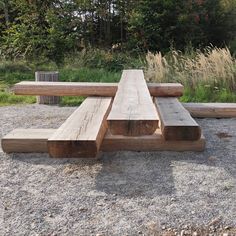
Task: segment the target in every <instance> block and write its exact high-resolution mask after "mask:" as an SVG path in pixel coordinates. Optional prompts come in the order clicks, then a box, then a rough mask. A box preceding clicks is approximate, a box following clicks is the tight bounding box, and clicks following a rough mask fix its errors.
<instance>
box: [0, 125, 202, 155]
mask: <svg viewBox="0 0 236 236" xmlns="http://www.w3.org/2000/svg"><path fill="white" fill-rule="evenodd" d="M55 131H56V129H54V130H53V129H16V130H13V131H12V132H10V133H9V134H8V135H6V136H5V137H3V139H2V148H3V151H5V152H7V153H14V152H19V153H21V152H22V153H24V152H32V153H37V152H45V153H46V152H47V151H48V150H47V142H48V139H49V138H50V137H51V136H52V135H53V133H55ZM204 148H205V138H204V137H203V136H201V139H199V140H197V141H166V140H164V138H163V137H162V135H161V130H160V129H157V130H156V132H155V133H154V134H153V135H147V136H140V137H128V136H123V135H115V136H114V135H112V134H111V133H110V132H109V131H108V132H107V134H106V135H105V137H104V139H103V142H102V144H101V147H100V149H101V150H102V151H104V152H112V151H203V150H204ZM80 157H82V156H80Z"/></svg>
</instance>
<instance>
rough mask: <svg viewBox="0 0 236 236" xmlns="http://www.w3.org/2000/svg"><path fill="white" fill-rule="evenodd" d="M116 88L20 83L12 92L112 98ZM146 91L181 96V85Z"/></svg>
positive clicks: (152, 85) (111, 85) (152, 86)
mask: <svg viewBox="0 0 236 236" xmlns="http://www.w3.org/2000/svg"><path fill="white" fill-rule="evenodd" d="M117 87H118V84H117V83H93V82H32V81H22V82H19V83H17V84H15V86H14V88H13V91H14V93H15V94H16V95H51V96H85V97H89V96H101V97H102V96H103V97H114V96H115V94H116V91H117ZM148 89H149V92H150V94H151V95H152V96H154V97H157V96H159V97H162V96H163V97H166V96H167V97H172V96H173V97H180V96H182V95H183V85H181V84H179V83H148Z"/></svg>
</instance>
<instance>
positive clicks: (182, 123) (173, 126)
mask: <svg viewBox="0 0 236 236" xmlns="http://www.w3.org/2000/svg"><path fill="white" fill-rule="evenodd" d="M155 103H156V107H157V111H158V114H159V117H160V122H161V130H162V135H163V137H164V138H165V139H166V140H189V141H194V140H198V139H200V137H201V129H200V126H199V125H198V124H197V123H196V121H195V120H194V119H193V118H192V117H191V116H190V114H189V112H188V111H187V110H186V109H185V108H184V107H183V105H182V104H181V103H180V102H179V101H178V99H177V98H161V97H157V98H155Z"/></svg>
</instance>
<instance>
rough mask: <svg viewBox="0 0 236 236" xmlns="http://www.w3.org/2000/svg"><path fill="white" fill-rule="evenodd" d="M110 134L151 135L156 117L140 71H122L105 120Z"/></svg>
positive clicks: (156, 122)
mask: <svg viewBox="0 0 236 236" xmlns="http://www.w3.org/2000/svg"><path fill="white" fill-rule="evenodd" d="M107 121H108V126H109V129H110V131H111V133H112V134H115V135H128V136H140V135H148V134H153V133H154V132H155V130H156V129H157V127H158V115H157V111H156V108H155V106H154V103H153V100H152V98H151V96H150V93H149V91H148V87H147V85H146V82H145V80H144V75H143V71H142V70H124V71H123V74H122V77H121V80H120V82H119V85H118V90H117V92H116V95H115V98H114V101H113V104H112V108H111V111H110V113H109V115H108V118H107Z"/></svg>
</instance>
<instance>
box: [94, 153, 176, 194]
mask: <svg viewBox="0 0 236 236" xmlns="http://www.w3.org/2000/svg"><path fill="white" fill-rule="evenodd" d="M167 156H168V155H166V154H165V152H162V153H160V152H155V153H151V152H149V153H144V152H118V153H107V154H106V155H104V156H103V159H102V160H103V165H102V169H101V171H100V172H99V173H98V175H97V177H96V189H97V190H98V191H103V192H105V193H107V194H116V195H119V196H123V197H127V198H135V197H140V196H143V197H148V198H152V197H155V196H157V195H170V194H172V193H174V192H175V186H174V179H173V175H172V167H171V159H172V158H169V157H168V158H167Z"/></svg>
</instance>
